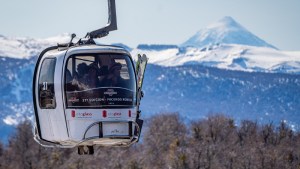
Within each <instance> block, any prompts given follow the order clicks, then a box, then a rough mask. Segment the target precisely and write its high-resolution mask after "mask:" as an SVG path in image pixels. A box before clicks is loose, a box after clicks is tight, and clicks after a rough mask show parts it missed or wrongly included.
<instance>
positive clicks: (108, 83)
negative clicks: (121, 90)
mask: <svg viewBox="0 0 300 169" xmlns="http://www.w3.org/2000/svg"><path fill="white" fill-rule="evenodd" d="M121 68H122V65H121V64H120V63H113V64H112V65H111V66H110V68H109V70H108V72H109V74H108V75H107V76H106V77H105V78H104V79H103V80H102V81H101V82H100V85H101V86H105V87H125V84H126V83H125V80H124V79H123V78H122V77H121Z"/></svg>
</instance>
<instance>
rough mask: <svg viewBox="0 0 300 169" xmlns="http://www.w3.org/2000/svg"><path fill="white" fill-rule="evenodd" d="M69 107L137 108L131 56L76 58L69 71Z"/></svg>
mask: <svg viewBox="0 0 300 169" xmlns="http://www.w3.org/2000/svg"><path fill="white" fill-rule="evenodd" d="M65 90H66V99H67V100H66V103H67V106H68V107H103V106H132V105H134V104H136V82H135V74H134V70H133V64H132V62H131V60H130V58H129V56H127V55H120V54H119V55H118V54H115V55H108V54H100V55H99V54H91V55H88V56H86V55H74V56H72V57H70V58H69V59H68V61H67V69H66V71H65Z"/></svg>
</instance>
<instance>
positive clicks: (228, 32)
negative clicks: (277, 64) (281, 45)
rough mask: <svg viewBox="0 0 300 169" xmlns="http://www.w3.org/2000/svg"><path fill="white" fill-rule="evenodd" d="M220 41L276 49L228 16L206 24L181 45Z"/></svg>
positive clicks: (210, 43) (201, 44)
mask: <svg viewBox="0 0 300 169" xmlns="http://www.w3.org/2000/svg"><path fill="white" fill-rule="evenodd" d="M222 43H225V44H241V45H249V46H257V47H270V48H274V49H277V48H276V47H275V46H273V45H271V44H268V43H267V42H265V41H264V40H262V39H260V38H259V37H257V36H256V35H254V34H252V33H251V32H250V31H248V30H247V29H246V28H244V27H243V26H242V25H240V24H239V23H237V22H236V21H235V20H234V19H233V18H232V17H230V16H226V17H224V18H222V19H220V20H219V21H217V22H215V23H212V24H210V25H208V26H207V27H206V28H203V29H201V30H200V31H198V32H197V33H196V34H195V35H194V36H192V37H191V38H189V39H188V40H187V41H185V42H184V43H183V44H181V46H183V47H186V46H192V47H198V48H202V47H205V46H207V45H216V44H222Z"/></svg>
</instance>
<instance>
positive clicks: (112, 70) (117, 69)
mask: <svg viewBox="0 0 300 169" xmlns="http://www.w3.org/2000/svg"><path fill="white" fill-rule="evenodd" d="M121 68H122V65H121V63H114V64H113V65H111V67H110V68H109V73H111V74H113V75H115V76H120V71H121Z"/></svg>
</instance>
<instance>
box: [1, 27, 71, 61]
mask: <svg viewBox="0 0 300 169" xmlns="http://www.w3.org/2000/svg"><path fill="white" fill-rule="evenodd" d="M69 41H70V35H69V34H67V33H65V34H61V35H58V36H55V37H50V38H47V39H34V38H22V37H21V38H20V37H17V38H13V37H5V36H3V35H0V56H2V57H10V58H30V57H32V56H35V55H38V54H39V53H40V52H41V50H43V49H45V48H47V47H49V46H53V45H56V44H57V43H66V42H69Z"/></svg>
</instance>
